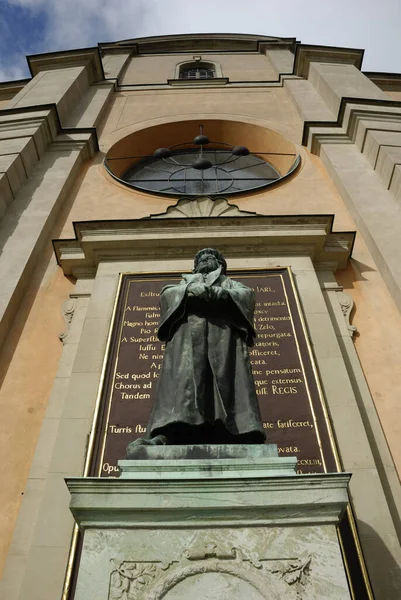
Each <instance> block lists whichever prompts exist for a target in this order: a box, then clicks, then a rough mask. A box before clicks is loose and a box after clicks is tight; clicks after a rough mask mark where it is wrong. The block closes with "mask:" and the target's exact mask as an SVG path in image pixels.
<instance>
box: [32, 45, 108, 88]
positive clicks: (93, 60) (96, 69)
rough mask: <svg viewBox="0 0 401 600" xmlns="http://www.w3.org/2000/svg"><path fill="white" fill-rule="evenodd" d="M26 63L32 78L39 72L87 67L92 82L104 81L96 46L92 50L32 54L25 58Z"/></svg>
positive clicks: (98, 51)
mask: <svg viewBox="0 0 401 600" xmlns="http://www.w3.org/2000/svg"><path fill="white" fill-rule="evenodd" d="M27 61H28V65H29V70H30V72H31V75H32V77H34V76H35V75H37V74H38V73H39V72H40V71H48V70H51V69H63V68H64V69H67V68H69V67H78V66H89V73H90V74H91V79H92V81H93V82H96V81H103V80H104V71H103V64H102V59H101V56H100V50H99V48H98V47H97V46H96V47H94V48H83V49H77V50H66V51H63V52H48V53H45V54H33V55H31V56H27Z"/></svg>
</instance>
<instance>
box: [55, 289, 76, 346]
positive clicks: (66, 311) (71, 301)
mask: <svg viewBox="0 0 401 600" xmlns="http://www.w3.org/2000/svg"><path fill="white" fill-rule="evenodd" d="M76 305H77V300H76V298H68V300H66V301H65V302H64V303H63V306H62V307H61V314H62V315H63V319H64V322H65V329H64V331H63V332H62V333H59V336H58V337H59V338H60V340H61V341H62V342H63V344H65V342H66V339H67V336H68V334H69V332H70V327H71V321H72V318H73V316H74V311H75V308H76Z"/></svg>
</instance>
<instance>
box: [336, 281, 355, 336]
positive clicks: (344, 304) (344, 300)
mask: <svg viewBox="0 0 401 600" xmlns="http://www.w3.org/2000/svg"><path fill="white" fill-rule="evenodd" d="M337 298H338V302H339V303H340V306H341V310H342V311H343V315H344V318H345V321H346V323H347V327H348V331H349V334H350V336H351V337H353V335H355V333H356V332H357V328H356V327H355V325H351V323H350V317H351V313H352V310H353V308H354V301H353V299H352V297H351V296H350V295H349V294H346V293H345V292H337Z"/></svg>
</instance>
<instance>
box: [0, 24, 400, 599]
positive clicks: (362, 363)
mask: <svg viewBox="0 0 401 600" xmlns="http://www.w3.org/2000/svg"><path fill="white" fill-rule="evenodd" d="M362 61H363V51H362V50H358V49H350V48H337V47H324V46H311V45H306V44H301V43H299V42H297V40H296V39H295V38H276V37H263V36H253V35H229V34H210V35H206V34H197V35H177V36H166V37H152V38H140V39H133V40H124V41H121V42H116V43H107V44H99V46H98V47H95V48H86V49H77V50H71V51H66V52H55V53H48V54H41V55H35V56H29V57H28V63H29V67H30V71H31V78H30V79H27V80H24V81H16V82H8V83H3V84H0V244H1V248H2V249H1V253H0V281H1V286H0V299H1V302H0V384H1V387H0V431H1V435H0V444H1V456H2V468H1V473H2V485H1V490H0V504H1V506H2V511H1V514H0V530H1V535H0V539H1V544H0V565H1V570H2V578H1V579H0V598H1V599H3V598H4V600H28V598H29V600H39V599H40V600H55V599H56V598H57V599H58V598H60V599H63V600H72V598H73V597H74V593H75V586H76V578H77V572H78V570H79V555H80V551H81V539H80V533H79V531H78V528H77V527H76V525H75V522H74V517H73V515H72V514H71V511H70V507H69V505H70V492H69V489H68V488H67V486H66V483H65V479H67V480H68V479H69V478H76V477H80V476H84V477H99V478H114V477H116V476H117V475H118V472H119V465H118V461H119V460H120V459H123V458H124V448H125V446H126V444H127V443H128V442H129V441H131V440H132V439H134V438H135V437H140V436H141V435H144V434H145V433H146V422H147V418H148V415H149V410H150V408H149V407H150V404H151V400H152V394H153V390H154V387H155V384H156V380H157V377H158V375H157V371H158V370H159V369H160V361H161V357H162V352H163V347H162V346H161V345H160V344H159V342H158V340H157V338H156V337H155V327H156V326H157V322H158V313H157V311H158V305H157V297H158V295H159V291H160V289H161V287H162V285H165V284H166V283H169V282H170V281H173V282H175V281H176V280H177V278H179V277H180V276H181V273H188V272H190V271H191V269H192V268H193V257H194V256H195V254H196V252H198V251H199V250H200V249H201V248H204V247H213V248H214V247H216V248H218V249H219V250H220V251H222V253H223V254H224V257H225V259H226V260H227V264H228V273H229V275H230V277H231V276H232V277H233V278H234V279H238V280H240V281H242V282H244V283H247V285H250V286H251V287H253V288H254V290H255V292H256V300H257V305H256V309H257V310H256V313H255V314H256V329H257V333H258V340H259V342H258V345H257V346H255V349H251V350H250V358H251V364H252V366H253V370H254V379H255V383H256V388H257V393H258V397H259V400H260V403H261V410H262V418H263V425H264V428H265V432H266V437H267V442H270V443H277V444H278V451H279V456H280V455H281V456H287V457H288V456H297V458H298V466H297V469H298V470H297V473H298V474H299V475H301V476H304V475H308V476H309V475H315V474H319V473H320V474H324V473H326V474H327V473H333V472H337V473H341V472H346V473H351V474H352V476H351V479H350V483H349V506H348V507H347V511H346V515H345V516H343V521H342V523H343V525H339V529H338V531H339V533H338V535H339V540H340V545H341V547H342V552H343V555H342V556H343V561H344V569H345V572H346V576H347V581H348V588H349V594H350V597H351V598H356V599H360V598H376V599H377V600H381V599H383V600H384V599H394V600H395V599H396V598H399V597H400V594H401V575H400V564H401V547H400V535H401V521H400V508H401V492H400V483H399V472H400V468H401V443H400V435H401V423H400V419H399V418H398V417H399V414H400V398H401V367H400V361H399V356H400V355H401V316H400V310H401V267H400V260H399V256H400V251H399V245H400V240H401V207H400V202H401V160H400V158H401V78H400V75H392V74H385V73H366V72H363V70H362ZM275 285H277V286H278V287H275ZM280 286H281V287H280ZM287 309H288V311H287ZM285 344H288V346H286V345H285ZM292 353H294V357H293V354H292ZM291 357H293V358H291ZM291 361H292V362H291ZM344 519H346V520H345V521H344ZM311 564H313V563H311ZM311 568H312V569H313V566H312V567H311ZM113 573H114V572H113ZM113 573H112V574H111V577H113ZM111 581H112V579H111ZM112 593H114V592H110V594H111V595H110V596H109V598H112V599H113V598H119V596H118V595H115V596H113V595H112ZM289 593H290V592H289ZM291 593H292V591H291ZM120 597H121V598H125V596H120ZM126 597H127V598H131V596H128V595H127V596H126ZM155 597H156V596H155ZM160 597H162V596H160ZM163 597H164V596H163ZM255 597H256V596H255ZM258 597H259V596H258ZM288 597H292V596H291V595H289V596H288ZM305 597H306V596H305ZM307 597H309V596H307ZM132 598H136V596H134V595H132Z"/></svg>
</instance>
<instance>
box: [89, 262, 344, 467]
mask: <svg viewBox="0 0 401 600" xmlns="http://www.w3.org/2000/svg"><path fill="white" fill-rule="evenodd" d="M229 275H230V277H232V278H233V279H236V280H237V281H241V282H242V283H244V284H245V285H247V286H248V287H251V288H253V289H254V290H255V294H256V310H255V328H256V331H257V335H258V337H257V341H256V345H255V346H254V347H252V348H250V349H249V354H250V360H251V364H252V368H253V374H254V379H255V385H256V391H257V394H258V399H259V404H260V409H261V414H262V419H263V425H264V427H265V430H266V435H267V441H268V442H269V443H275V444H277V445H278V451H279V455H280V456H294V455H296V456H297V457H298V473H322V472H333V471H336V470H337V468H336V463H335V459H334V453H333V447H332V444H331V441H330V433H329V430H328V426H327V418H326V415H325V410H324V404H323V399H322V398H321V395H320V394H319V388H318V384H317V380H316V376H315V373H314V369H313V363H312V357H311V354H310V351H309V349H308V343H307V338H306V332H305V329H304V326H303V322H302V317H301V315H300V311H299V307H298V304H297V298H296V292H295V289H294V286H293V284H292V280H291V276H290V273H289V270H288V269H286V268H282V269H269V270H263V271H261V270H258V271H246V272H244V271H242V272H239V271H231V272H229ZM179 280H180V277H179V276H177V275H175V276H174V275H171V276H169V275H161V276H157V275H152V276H148V277H147V276H143V275H142V276H135V275H124V277H123V282H122V286H121V293H120V298H119V302H118V306H117V313H116V318H115V323H114V328H113V329H114V331H113V335H112V340H113V342H112V347H111V349H110V350H111V351H110V356H109V359H108V365H107V367H106V377H105V385H104V389H103V397H102V411H103V412H102V418H101V421H102V423H101V425H100V428H99V432H100V435H98V436H97V449H96V464H95V465H93V470H92V474H93V475H100V476H103V477H107V476H116V475H117V474H118V466H117V463H118V460H119V459H121V458H124V457H125V448H126V446H127V444H128V443H129V442H130V441H132V440H133V439H136V438H137V437H141V436H143V435H144V434H145V433H146V424H147V421H148V418H149V415H150V411H151V408H152V402H153V398H154V394H155V390H156V386H157V380H158V377H159V372H160V369H161V364H162V359H163V350H164V344H163V343H161V342H160V341H159V340H158V339H157V335H156V332H157V327H158V322H159V294H160V290H161V289H162V288H163V287H164V286H165V285H167V284H168V283H178V281H179Z"/></svg>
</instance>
